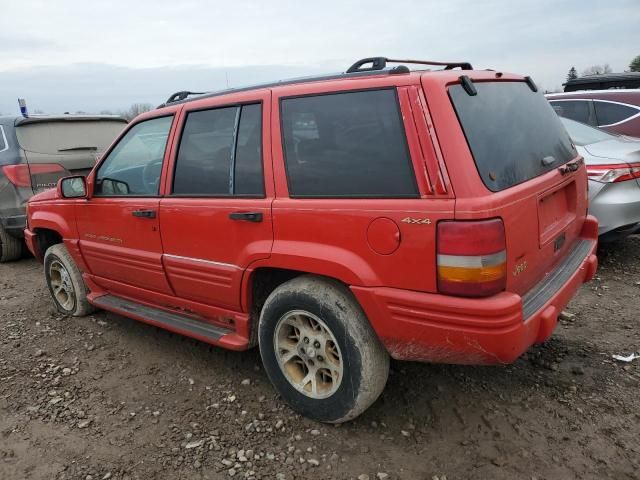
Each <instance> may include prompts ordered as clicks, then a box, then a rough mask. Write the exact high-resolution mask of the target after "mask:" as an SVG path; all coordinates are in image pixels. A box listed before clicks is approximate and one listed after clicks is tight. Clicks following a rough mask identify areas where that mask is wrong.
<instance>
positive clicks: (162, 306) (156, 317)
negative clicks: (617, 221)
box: [25, 57, 598, 423]
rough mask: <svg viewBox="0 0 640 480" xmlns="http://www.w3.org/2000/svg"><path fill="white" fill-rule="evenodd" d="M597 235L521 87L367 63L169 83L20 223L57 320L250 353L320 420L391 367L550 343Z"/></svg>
mask: <svg viewBox="0 0 640 480" xmlns="http://www.w3.org/2000/svg"><path fill="white" fill-rule="evenodd" d="M390 62H394V63H402V64H403V65H399V66H396V67H395V68H390V67H387V63H390ZM409 63H413V64H426V65H430V66H433V65H435V66H438V65H441V66H443V67H444V68H443V69H438V70H437V71H430V70H418V71H410V70H409V68H407V66H406V65H404V64H409ZM597 235H598V228H597V222H596V220H595V219H594V218H593V217H590V216H588V215H587V173H586V170H585V167H584V165H583V161H582V158H581V157H579V156H578V154H577V153H576V150H575V148H574V146H573V144H572V143H571V140H570V139H569V136H568V135H567V132H566V131H565V130H564V128H563V127H562V124H561V123H560V119H559V118H558V117H557V115H556V114H555V113H554V111H553V109H552V108H551V106H550V105H549V103H548V102H547V101H546V100H545V98H544V96H543V95H542V93H541V92H539V91H538V89H537V87H536V85H535V84H534V82H533V81H532V80H531V79H530V78H529V77H522V76H519V75H513V74H507V73H501V72H495V71H477V70H473V69H472V67H471V66H470V65H469V64H468V63H448V64H443V63H438V62H426V61H425V62H422V61H410V60H402V61H400V60H389V59H386V58H384V57H375V58H369V59H363V60H361V61H359V62H357V63H356V64H354V65H353V66H352V67H351V68H349V69H348V70H347V72H346V73H344V74H339V75H332V76H325V77H315V78H305V79H298V80H292V81H284V82H278V83H274V84H269V85H260V86H256V87H251V88H244V89H234V90H227V91H223V92H219V93H212V94H204V95H201V96H198V97H195V98H190V97H189V95H188V92H180V93H179V94H177V95H174V96H172V97H171V99H170V101H168V102H167V104H165V105H163V106H161V107H159V108H158V109H157V110H155V111H152V112H148V113H144V114H142V115H140V116H139V117H138V118H136V119H135V120H134V121H133V122H132V123H131V124H130V125H129V127H128V128H127V129H126V130H125V131H124V132H123V134H122V135H120V137H119V138H118V139H117V140H116V141H115V143H114V144H113V145H112V146H111V147H110V148H109V150H107V152H106V154H105V155H104V156H103V158H102V159H101V161H100V162H99V164H98V165H96V167H95V168H94V169H93V171H92V172H91V174H90V175H89V176H88V177H86V179H85V178H84V177H80V176H75V177H68V178H66V179H63V180H61V181H60V182H59V184H58V188H57V190H49V191H47V192H44V193H41V194H39V195H37V196H35V197H34V198H33V199H32V200H31V202H30V203H29V208H28V227H27V229H26V230H25V237H26V239H27V241H28V244H29V247H30V249H31V251H32V252H33V253H34V255H36V256H37V257H38V258H40V259H41V260H42V261H43V262H44V266H45V275H46V281H47V284H48V286H49V290H50V291H51V295H52V297H53V300H54V302H55V304H56V306H57V308H58V309H59V310H60V311H61V312H63V313H65V314H68V315H76V316H80V315H86V314H88V313H89V312H91V311H92V310H93V309H94V308H95V307H97V308H101V309H105V310H109V311H111V312H116V313H119V314H121V315H125V316H128V317H131V318H134V319H136V320H140V321H143V322H147V323H150V324H152V325H156V326H159V327H162V328H166V329H168V330H171V331H173V332H178V333H181V334H184V335H188V336H191V337H194V338H196V339H199V340H201V341H203V342H207V343H210V344H213V345H218V346H221V347H224V348H229V349H232V350H245V349H248V348H250V347H253V346H255V345H259V347H260V353H261V356H262V360H263V362H264V367H265V370H266V372H267V374H268V376H269V378H270V379H271V381H272V383H273V384H274V386H275V388H276V390H277V391H278V392H279V393H280V395H281V396H282V398H283V399H284V400H285V401H286V402H287V403H289V405H290V406H291V407H292V408H293V409H295V410H296V411H298V412H300V413H302V414H304V415H306V416H308V417H311V418H313V419H316V420H319V421H323V422H334V423H337V422H343V421H346V420H349V419H352V418H354V417H356V416H357V415H359V414H360V413H361V412H363V411H364V410H365V409H366V408H367V407H369V406H370V405H371V404H372V403H373V402H374V401H375V400H376V398H377V397H378V396H379V395H380V393H381V392H382V390H383V388H384V385H385V382H386V380H387V375H388V371H389V357H393V358H395V359H400V360H419V361H428V362H447V363H464V364H500V363H509V362H513V361H514V360H515V359H517V358H518V356H520V355H521V354H522V353H523V352H524V351H525V350H527V348H528V347H529V346H531V345H532V344H534V343H538V342H542V341H544V340H545V339H547V338H548V337H549V336H550V335H551V333H552V331H553V329H554V327H555V326H556V323H557V317H558V314H559V312H560V311H561V310H562V309H563V307H564V306H565V305H566V304H567V302H568V301H569V300H570V299H571V297H572V296H573V295H574V293H575V292H576V290H577V289H578V287H579V286H580V285H581V284H582V283H583V282H585V281H587V280H589V279H591V277H592V276H593V274H594V272H595V270H596V264H597V260H596V257H595V255H594V251H595V248H596V238H597Z"/></svg>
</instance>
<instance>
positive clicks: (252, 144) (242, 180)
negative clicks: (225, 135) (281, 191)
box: [233, 104, 264, 195]
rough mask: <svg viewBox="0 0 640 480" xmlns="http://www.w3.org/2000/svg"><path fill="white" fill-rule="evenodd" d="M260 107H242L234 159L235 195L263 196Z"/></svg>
mask: <svg viewBox="0 0 640 480" xmlns="http://www.w3.org/2000/svg"><path fill="white" fill-rule="evenodd" d="M261 115H262V113H261V108H260V105H257V104H256V105H244V106H243V107H242V112H241V114H240V127H239V128H238V144H237V146H236V158H235V175H234V178H235V187H234V191H233V193H234V194H236V195H264V182H263V180H262V121H261V120H262V119H261Z"/></svg>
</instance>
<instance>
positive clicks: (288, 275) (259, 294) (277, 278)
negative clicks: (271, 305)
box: [241, 265, 371, 346]
mask: <svg viewBox="0 0 640 480" xmlns="http://www.w3.org/2000/svg"><path fill="white" fill-rule="evenodd" d="M303 275H308V276H313V277H316V278H319V279H323V280H326V281H327V282H330V283H334V284H336V285H338V286H340V287H341V288H342V289H344V291H345V292H348V295H350V296H351V297H352V298H353V300H354V301H355V302H356V303H357V304H358V305H359V306H360V308H361V309H362V310H363V312H364V307H363V306H362V305H361V304H360V302H359V301H358V299H357V298H356V296H355V295H353V292H352V291H351V289H350V288H349V286H350V282H348V281H345V280H344V279H343V278H340V277H336V276H333V275H327V274H326V273H324V272H318V271H308V270H302V269H293V268H284V267H277V266H273V265H268V266H267V265H265V266H257V267H255V268H252V269H250V270H247V271H246V272H245V275H244V276H243V279H242V286H241V305H242V309H243V310H244V311H245V312H247V313H248V314H249V344H250V345H251V346H255V345H256V344H257V339H258V337H257V332H258V321H259V320H260V313H261V311H262V307H263V306H264V303H265V302H266V300H267V298H268V297H269V295H271V293H272V292H273V291H274V290H275V289H276V288H278V287H279V286H280V285H282V284H283V283H285V282H287V281H289V280H292V279H294V278H296V277H300V276H303ZM365 316H366V312H365ZM369 323H371V322H369Z"/></svg>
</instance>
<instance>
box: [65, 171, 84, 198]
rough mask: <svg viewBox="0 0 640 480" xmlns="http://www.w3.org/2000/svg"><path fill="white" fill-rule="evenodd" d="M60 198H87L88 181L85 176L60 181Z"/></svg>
mask: <svg viewBox="0 0 640 480" xmlns="http://www.w3.org/2000/svg"><path fill="white" fill-rule="evenodd" d="M58 196H59V197H60V198H87V181H86V179H85V178H84V177H83V176H80V175H78V176H75V177H65V178H61V179H60V181H58Z"/></svg>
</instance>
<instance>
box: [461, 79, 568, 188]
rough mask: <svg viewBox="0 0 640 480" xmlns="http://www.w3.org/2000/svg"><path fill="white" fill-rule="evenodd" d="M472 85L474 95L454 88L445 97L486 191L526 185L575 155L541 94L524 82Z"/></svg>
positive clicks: (478, 83) (556, 117) (566, 135)
mask: <svg viewBox="0 0 640 480" xmlns="http://www.w3.org/2000/svg"><path fill="white" fill-rule="evenodd" d="M474 86H475V88H476V90H477V92H478V93H477V95H473V96H472V95H469V94H468V93H467V92H466V91H465V90H464V89H463V87H462V85H454V86H452V87H450V88H449V96H450V98H451V101H452V103H453V106H454V108H455V111H456V114H457V115H458V119H459V120H460V124H461V125H462V129H463V131H464V134H465V137H466V139H467V143H468V144H469V148H470V149H471V153H472V155H473V159H474V161H475V163H476V167H477V169H478V172H479V173H480V176H481V178H482V181H483V182H484V184H485V185H486V186H487V188H488V189H489V190H491V191H493V192H497V191H500V190H504V189H506V188H509V187H512V186H514V185H517V184H519V183H522V182H526V181H527V180H530V179H532V178H535V177H537V176H539V175H542V174H544V173H546V172H548V171H550V170H553V169H554V168H557V167H559V166H560V165H562V164H564V163H566V162H568V161H569V160H571V159H573V158H575V157H576V155H577V152H576V150H575V148H574V147H573V145H572V143H571V139H570V138H569V135H568V134H567V131H566V130H565V128H564V127H563V126H562V123H561V122H560V119H559V117H558V116H557V115H556V113H555V112H554V111H553V108H551V105H549V102H548V101H547V100H546V99H545V97H544V96H543V95H542V93H541V92H534V91H532V90H531V88H529V86H528V85H527V84H526V83H525V82H476V83H474ZM551 157H552V158H551ZM543 159H544V161H543Z"/></svg>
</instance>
